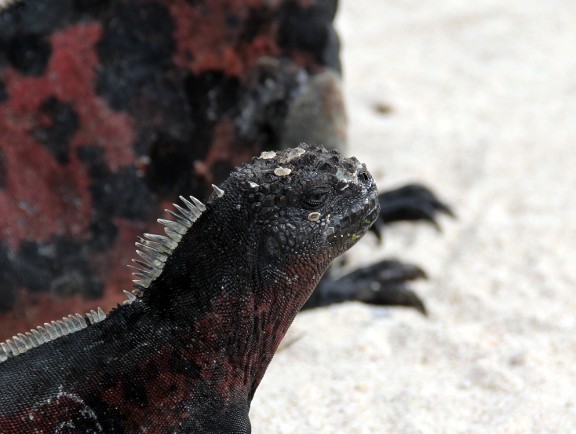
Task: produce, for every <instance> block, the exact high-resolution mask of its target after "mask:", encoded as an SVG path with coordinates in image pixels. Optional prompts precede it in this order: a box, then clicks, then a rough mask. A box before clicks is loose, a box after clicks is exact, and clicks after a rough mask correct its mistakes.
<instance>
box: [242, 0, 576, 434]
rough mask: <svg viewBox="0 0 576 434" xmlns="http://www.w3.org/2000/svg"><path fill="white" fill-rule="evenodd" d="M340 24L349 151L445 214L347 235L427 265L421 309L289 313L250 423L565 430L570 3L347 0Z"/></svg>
mask: <svg viewBox="0 0 576 434" xmlns="http://www.w3.org/2000/svg"><path fill="white" fill-rule="evenodd" d="M338 27H339V29H340V33H341V36H342V39H343V42H344V52H343V55H344V59H343V60H344V65H345V80H346V92H347V103H348V107H349V112H350V121H351V122H350V143H351V148H352V150H353V153H354V154H355V155H356V156H358V158H360V159H361V160H362V161H366V162H367V163H368V164H369V168H370V169H371V171H372V173H373V174H374V175H375V176H376V178H377V179H378V181H379V184H380V185H382V186H395V185H398V184H401V183H405V182H408V181H412V180H421V181H423V182H426V183H428V184H429V185H431V186H433V187H434V188H435V189H436V191H437V192H440V193H441V195H442V196H443V197H444V198H445V199H447V200H448V201H449V202H450V203H452V204H453V205H454V206H455V207H456V210H457V212H458V214H459V220H458V221H457V222H452V221H450V220H448V219H443V220H442V225H443V227H444V234H443V235H439V234H437V233H436V232H434V230H432V229H431V228H430V227H427V226H425V225H422V226H418V227H416V226H413V225H404V226H401V227H399V228H397V229H394V230H390V231H389V233H388V238H387V242H386V246H385V248H376V247H375V243H374V240H373V239H372V238H370V236H367V237H366V239H365V240H363V242H362V243H361V244H360V245H358V246H357V247H355V249H354V250H353V252H352V255H353V259H354V262H355V263H356V264H362V263H364V264H365V263H368V262H369V261H373V260H375V259H376V258H383V257H386V256H392V255H395V256H398V257H400V258H402V259H403V260H405V261H409V262H415V263H417V264H420V265H422V266H423V267H425V268H426V269H427V270H428V272H429V274H430V276H431V279H430V281H428V282H426V283H421V284H418V285H417V289H418V291H419V292H420V294H421V295H422V296H423V297H424V298H425V300H426V301H427V304H428V308H429V310H430V311H431V315H430V317H429V318H423V317H422V316H420V315H418V314H417V313H416V312H413V311H410V310H403V309H387V308H378V307H368V306H364V305H360V304H356V303H349V304H346V305H341V306H334V307H332V308H328V309H321V310H318V311H315V312H309V313H304V314H302V315H300V316H299V317H298V318H297V320H296V321H295V323H294V325H293V327H292V329H291V331H290V334H289V336H291V337H294V336H299V337H301V339H300V340H299V341H297V342H296V343H294V344H293V345H292V346H291V347H289V348H288V349H286V350H284V351H282V352H280V353H279V354H277V355H276V357H275V359H274V361H273V363H272V365H271V366H270V368H269V370H268V373H267V375H266V377H265V378H264V381H263V383H262V386H261V387H260V389H259V390H258V392H257V394H256V398H255V400H254V402H253V405H252V407H253V410H252V413H251V415H252V422H253V427H254V432H255V433H336V432H338V433H420V432H423V433H568V432H576V252H575V250H576V2H574V1H572V0H524V1H513V2H504V1H501V0H479V1H474V2H472V1H461V0H460V1H457V0H444V1H441V0H428V1H419V0H386V1H383V0H370V1H366V0H365V1H352V0H344V1H343V2H342V5H341V10H340V15H339V18H338ZM378 103H384V104H388V105H390V106H391V107H392V109H393V112H392V113H391V114H389V115H382V114H379V113H377V112H376V111H375V110H374V105H375V104H378Z"/></svg>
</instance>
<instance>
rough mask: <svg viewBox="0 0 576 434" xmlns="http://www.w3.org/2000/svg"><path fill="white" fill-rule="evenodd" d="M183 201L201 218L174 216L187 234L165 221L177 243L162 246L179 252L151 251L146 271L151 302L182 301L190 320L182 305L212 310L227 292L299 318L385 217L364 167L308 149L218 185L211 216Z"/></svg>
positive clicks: (263, 160)
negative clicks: (327, 276) (323, 282)
mask: <svg viewBox="0 0 576 434" xmlns="http://www.w3.org/2000/svg"><path fill="white" fill-rule="evenodd" d="M185 204H186V205H187V209H185V210H184V211H185V212H188V210H191V211H192V212H193V214H195V215H194V216H186V215H181V216H180V218H178V216H177V215H176V217H177V220H178V221H182V222H183V223H184V226H188V227H189V229H188V228H185V227H184V226H183V225H180V224H178V223H176V224H175V226H172V227H171V226H170V222H166V221H163V222H164V223H165V224H166V225H167V230H166V231H167V234H168V235H169V237H170V238H171V239H165V240H164V241H162V243H163V244H164V247H167V248H168V244H170V243H172V244H173V246H170V247H169V248H168V250H172V247H174V246H175V247H174V248H173V251H171V252H169V253H165V254H158V253H157V252H154V250H149V251H148V253H149V257H148V258H145V259H147V264H143V265H147V266H148V267H149V268H152V271H147V270H143V271H144V276H143V277H144V278H145V279H144V285H143V286H144V287H148V286H149V288H148V289H146V291H145V294H146V292H147V293H148V296H146V295H145V298H148V299H149V300H151V305H152V306H155V307H160V306H162V305H166V307H165V310H171V311H174V310H175V306H174V305H173V303H178V305H179V306H180V308H179V309H178V310H180V311H181V312H182V316H185V315H186V311H187V309H182V307H183V306H184V304H183V303H185V304H187V305H188V306H190V308H192V306H194V307H195V308H196V307H197V306H199V305H209V306H206V308H202V309H201V310H203V311H205V310H207V309H213V308H214V306H215V304H214V300H215V299H218V297H219V295H221V294H222V295H226V296H230V297H240V296H241V294H243V293H248V292H250V293H251V294H252V295H254V296H255V297H256V298H259V299H262V300H267V301H268V302H270V303H271V304H273V302H272V299H275V298H276V297H278V296H281V297H283V298H284V299H285V300H286V303H289V304H290V309H291V310H293V311H294V312H293V313H294V315H295V314H296V312H297V311H298V310H299V309H300V308H301V307H302V304H303V303H304V302H305V301H306V299H307V298H308V297H309V295H310V293H311V292H312V290H313V289H314V287H315V286H316V284H317V283H318V281H319V279H320V277H321V276H322V274H323V273H324V272H325V271H326V269H327V268H328V266H329V265H330V262H331V261H332V260H333V259H334V258H336V257H337V256H338V255H340V254H341V253H343V252H344V251H346V250H347V249H349V248H350V247H352V246H353V245H354V244H355V243H356V242H357V241H358V240H359V239H360V238H361V237H362V236H363V235H364V234H365V233H366V231H367V230H368V229H369V227H370V226H371V225H372V223H373V222H374V220H375V219H376V217H377V215H378V211H379V205H378V200H377V190H376V185H375V183H374V180H373V179H372V177H371V175H370V174H369V173H368V171H367V170H366V167H365V165H364V164H361V163H360V162H358V160H356V158H354V157H352V158H345V157H343V156H341V155H340V154H339V153H338V152H337V151H333V150H331V151H328V150H325V149H323V148H321V147H316V146H309V145H305V144H302V145H301V146H300V147H297V148H293V149H288V150H285V151H277V152H264V153H262V155H260V156H259V157H257V158H254V159H253V161H252V163H251V164H246V165H243V166H241V167H239V168H238V169H236V170H235V171H233V172H232V173H231V175H230V176H229V177H228V179H227V180H226V181H224V183H223V184H221V185H220V187H215V189H214V193H213V194H212V195H211V197H210V198H209V199H208V202H207V204H206V208H205V209H204V207H203V206H202V205H201V204H200V208H197V206H195V205H194V204H192V203H190V202H188V201H185ZM196 205H198V204H196ZM179 209H180V210H181V211H182V208H181V207H180V208H179ZM200 214H201V215H200ZM187 220H189V221H188V223H187ZM176 232H180V234H181V235H179V234H178V233H176ZM147 243H148V244H151V243H149V242H147ZM152 244H153V245H152V248H153V249H156V250H158V248H157V245H156V244H154V243H152ZM158 259H159V260H158ZM153 262H154V263H156V264H159V265H160V267H161V269H156V265H154V264H153ZM141 277H142V276H141ZM148 281H150V284H149V285H148V283H149V282H148ZM167 288H173V289H174V291H176V292H175V293H171V291H168V290H167ZM195 288H196V289H195ZM288 299H289V300H290V302H288ZM183 300H186V302H184V301H183ZM168 305H172V307H169V306H168Z"/></svg>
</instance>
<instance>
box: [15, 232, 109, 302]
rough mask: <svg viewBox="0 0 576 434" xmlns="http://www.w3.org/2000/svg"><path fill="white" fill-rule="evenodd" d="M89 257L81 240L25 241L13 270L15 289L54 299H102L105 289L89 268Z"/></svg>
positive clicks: (96, 275) (61, 238)
mask: <svg viewBox="0 0 576 434" xmlns="http://www.w3.org/2000/svg"><path fill="white" fill-rule="evenodd" d="M90 260H91V258H90V256H89V253H88V251H87V249H85V248H84V246H83V243H82V241H81V240H77V239H73V238H68V237H56V238H54V239H53V240H51V241H49V242H36V241H25V242H23V243H22V244H21V245H20V249H19V251H18V254H17V256H16V258H15V260H14V263H13V265H12V266H13V268H14V269H15V270H16V275H17V276H18V280H19V281H18V282H17V284H18V286H23V287H25V288H28V290H29V291H31V292H37V293H40V292H48V293H50V294H52V295H54V296H56V297H62V298H65V297H70V296H71V295H73V294H78V293H79V294H82V295H83V296H84V297H85V298H88V299H97V298H99V297H101V296H102V293H103V290H104V285H103V282H102V281H101V279H100V277H99V276H98V274H97V273H95V272H94V270H92V267H91V266H90Z"/></svg>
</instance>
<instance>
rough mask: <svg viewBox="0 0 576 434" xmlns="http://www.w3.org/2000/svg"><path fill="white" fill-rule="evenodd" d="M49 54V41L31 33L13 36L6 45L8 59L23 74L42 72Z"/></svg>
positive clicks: (34, 74) (50, 52)
mask: <svg viewBox="0 0 576 434" xmlns="http://www.w3.org/2000/svg"><path fill="white" fill-rule="evenodd" d="M51 54H52V47H51V46H50V43H49V42H48V41H47V40H46V39H45V38H43V37H42V36H39V35H35V34H33V33H25V34H19V35H16V36H14V37H13V38H12V39H11V40H10V41H9V42H8V44H7V47H6V57H7V58H8V61H9V62H10V64H11V65H12V66H13V67H14V68H15V69H17V70H18V71H20V72H21V73H22V74H23V75H32V76H41V75H42V74H44V70H45V69H46V66H47V65H48V61H49V60H50V56H51Z"/></svg>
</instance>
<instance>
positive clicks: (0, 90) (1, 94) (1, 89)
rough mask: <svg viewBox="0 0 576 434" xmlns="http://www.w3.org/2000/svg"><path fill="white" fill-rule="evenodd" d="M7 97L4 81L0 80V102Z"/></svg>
mask: <svg viewBox="0 0 576 434" xmlns="http://www.w3.org/2000/svg"><path fill="white" fill-rule="evenodd" d="M7 99H8V91H7V90H6V83H4V82H3V81H0V103H1V102H4V101H6V100H7Z"/></svg>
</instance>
